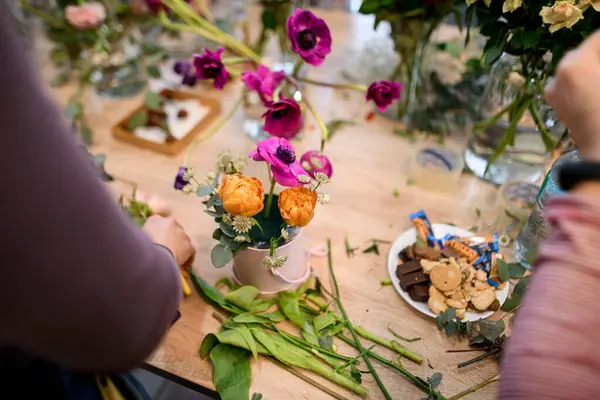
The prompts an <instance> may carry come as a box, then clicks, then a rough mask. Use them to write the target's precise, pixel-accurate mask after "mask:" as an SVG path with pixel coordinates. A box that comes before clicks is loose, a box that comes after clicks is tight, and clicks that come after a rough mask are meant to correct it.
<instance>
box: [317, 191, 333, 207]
mask: <svg viewBox="0 0 600 400" xmlns="http://www.w3.org/2000/svg"><path fill="white" fill-rule="evenodd" d="M317 201H318V202H319V204H322V205H324V206H326V205H327V204H329V203H330V202H331V199H330V197H329V195H328V194H326V193H318V195H317Z"/></svg>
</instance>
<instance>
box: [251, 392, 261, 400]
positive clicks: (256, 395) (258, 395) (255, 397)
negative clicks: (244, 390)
mask: <svg viewBox="0 0 600 400" xmlns="http://www.w3.org/2000/svg"><path fill="white" fill-rule="evenodd" d="M262 398H263V395H262V393H253V394H252V400H262Z"/></svg>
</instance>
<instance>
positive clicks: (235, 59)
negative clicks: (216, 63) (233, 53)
mask: <svg viewBox="0 0 600 400" xmlns="http://www.w3.org/2000/svg"><path fill="white" fill-rule="evenodd" d="M248 61H250V60H249V59H248V57H227V58H224V59H223V65H234V64H240V63H245V62H248Z"/></svg>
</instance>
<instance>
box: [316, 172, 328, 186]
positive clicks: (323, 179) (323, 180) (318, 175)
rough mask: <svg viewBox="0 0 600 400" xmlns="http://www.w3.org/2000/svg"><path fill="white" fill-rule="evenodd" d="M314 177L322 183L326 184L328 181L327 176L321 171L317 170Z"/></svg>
mask: <svg viewBox="0 0 600 400" xmlns="http://www.w3.org/2000/svg"><path fill="white" fill-rule="evenodd" d="M315 179H316V180H317V182H319V183H322V184H326V183H329V182H330V181H329V177H328V176H327V175H326V174H324V173H323V172H317V173H316V174H315Z"/></svg>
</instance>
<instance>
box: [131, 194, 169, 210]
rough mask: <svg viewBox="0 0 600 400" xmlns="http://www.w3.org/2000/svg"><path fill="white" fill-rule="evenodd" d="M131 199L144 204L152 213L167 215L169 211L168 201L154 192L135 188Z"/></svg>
mask: <svg viewBox="0 0 600 400" xmlns="http://www.w3.org/2000/svg"><path fill="white" fill-rule="evenodd" d="M133 199H134V200H135V201H137V202H140V203H144V204H146V205H147V206H148V208H150V210H152V213H154V214H158V215H162V216H167V215H169V214H170V213H171V208H170V207H169V203H167V201H166V200H165V199H163V198H162V197H161V196H160V195H158V194H156V193H146V192H143V191H141V190H136V192H135V196H134V198H133Z"/></svg>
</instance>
